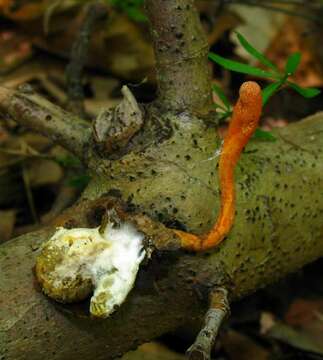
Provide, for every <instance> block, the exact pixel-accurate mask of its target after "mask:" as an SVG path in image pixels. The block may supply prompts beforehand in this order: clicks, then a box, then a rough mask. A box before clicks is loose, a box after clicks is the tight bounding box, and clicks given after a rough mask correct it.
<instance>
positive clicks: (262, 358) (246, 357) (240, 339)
mask: <svg viewBox="0 0 323 360" xmlns="http://www.w3.org/2000/svg"><path fill="white" fill-rule="evenodd" d="M221 343H222V345H223V347H224V350H225V352H226V353H227V354H228V355H229V359H230V360H238V359H239V360H250V359H257V360H268V359H269V355H270V354H269V352H268V351H267V350H266V349H265V348H263V347H262V346H260V345H258V344H257V343H255V342H254V341H253V340H252V339H251V338H250V337H248V336H246V335H244V334H241V333H239V332H237V331H235V330H229V331H228V332H226V333H224V334H223V336H222V337H221Z"/></svg>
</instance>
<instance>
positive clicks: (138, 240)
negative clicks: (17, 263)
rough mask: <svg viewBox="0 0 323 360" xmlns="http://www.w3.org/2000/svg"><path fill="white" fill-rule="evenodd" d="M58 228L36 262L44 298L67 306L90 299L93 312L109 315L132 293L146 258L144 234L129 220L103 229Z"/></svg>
mask: <svg viewBox="0 0 323 360" xmlns="http://www.w3.org/2000/svg"><path fill="white" fill-rule="evenodd" d="M102 227H103V226H101V228H94V229H89V228H74V229H70V230H68V229H64V228H58V229H57V231H56V232H55V233H54V235H53V236H52V237H51V238H50V239H49V241H48V242H46V243H45V244H44V246H43V248H42V251H41V254H40V256H38V258H37V261H36V276H37V279H38V281H39V283H40V284H41V286H42V289H43V291H44V293H45V294H47V295H48V296H49V297H51V298H53V299H55V300H56V301H59V302H63V303H70V302H76V301H80V300H83V299H85V298H87V297H88V296H89V295H90V294H91V293H92V292H93V295H92V297H91V303H90V313H91V314H92V315H93V316H95V317H101V318H105V317H108V316H109V315H110V314H111V313H112V312H113V311H114V310H115V309H116V307H118V306H120V305H121V304H122V303H123V302H124V301H125V299H126V297H127V295H128V293H129V292H130V290H131V289H132V287H133V285H134V282H135V279H136V276H137V272H138V269H139V265H140V263H141V261H142V260H143V259H144V257H145V250H144V246H143V240H144V235H143V234H142V233H140V232H138V231H137V229H136V228H135V227H134V225H132V224H131V223H128V222H122V223H120V224H114V223H112V222H108V223H107V224H106V225H105V226H104V227H103V228H102Z"/></svg>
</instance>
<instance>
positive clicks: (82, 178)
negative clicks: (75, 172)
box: [67, 174, 91, 190]
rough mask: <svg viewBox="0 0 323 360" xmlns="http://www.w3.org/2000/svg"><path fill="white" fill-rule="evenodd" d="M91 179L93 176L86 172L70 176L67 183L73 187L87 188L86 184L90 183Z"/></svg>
mask: <svg viewBox="0 0 323 360" xmlns="http://www.w3.org/2000/svg"><path fill="white" fill-rule="evenodd" d="M90 180H91V177H90V176H89V175H87V174H84V175H79V176H74V177H72V178H70V179H69V180H68V181H67V184H68V185H69V186H71V187H74V188H77V189H80V190H83V189H84V188H85V186H86V185H87V184H88V183H89V181H90Z"/></svg>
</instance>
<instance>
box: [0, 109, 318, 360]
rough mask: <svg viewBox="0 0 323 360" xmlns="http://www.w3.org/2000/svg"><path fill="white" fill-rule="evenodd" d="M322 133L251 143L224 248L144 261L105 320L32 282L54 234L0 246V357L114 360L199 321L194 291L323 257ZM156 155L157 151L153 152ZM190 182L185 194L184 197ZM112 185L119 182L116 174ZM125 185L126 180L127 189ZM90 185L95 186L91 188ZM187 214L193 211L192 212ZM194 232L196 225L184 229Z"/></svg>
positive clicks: (272, 275)
mask: <svg viewBox="0 0 323 360" xmlns="http://www.w3.org/2000/svg"><path fill="white" fill-rule="evenodd" d="M322 132H323V114H318V115H315V116H313V117H312V118H309V119H307V120H305V121H302V122H300V123H298V124H295V125H291V126H289V127H287V128H284V129H282V130H280V131H279V133H278V137H279V140H277V142H275V143H264V142H258V143H253V144H252V145H250V146H251V147H253V151H250V150H251V148H250V147H249V148H248V150H249V152H248V151H247V152H245V154H244V156H243V157H242V159H241V161H240V163H239V165H240V167H241V169H240V170H239V171H237V172H238V176H237V184H238V185H239V186H238V191H237V195H238V196H237V198H238V204H237V210H238V214H237V217H236V221H235V225H234V227H233V229H232V231H231V233H230V235H229V236H228V238H227V239H226V240H225V241H224V243H223V244H221V246H219V247H218V248H217V249H216V251H214V252H212V253H211V254H210V255H209V256H205V255H204V256H199V255H196V254H179V253H177V254H175V252H174V253H172V254H171V253H166V254H163V256H160V257H158V258H155V259H154V260H151V261H150V262H149V263H148V264H147V265H146V266H145V267H142V269H141V271H140V275H139V278H138V279H137V283H136V286H135V289H133V291H132V292H131V294H130V296H129V297H128V299H127V301H126V303H125V304H123V305H122V306H121V307H120V309H118V311H117V312H116V313H115V314H114V315H113V316H111V317H110V318H108V319H106V320H105V321H94V320H90V319H87V318H85V317H84V309H83V308H82V306H78V307H72V306H67V307H62V306H61V305H58V304H56V303H53V302H51V301H49V300H48V299H47V298H46V297H45V296H44V295H43V294H42V293H41V292H40V290H39V288H38V287H37V284H35V282H34V276H33V273H32V269H33V266H34V264H35V256H36V255H37V253H38V251H39V247H40V244H41V243H42V242H43V241H44V240H46V239H48V237H49V236H50V233H51V232H52V231H53V230H52V229H51V230H47V231H42V232H38V233H33V234H29V235H25V236H23V237H20V238H18V239H16V240H13V241H10V242H8V243H6V244H4V245H2V246H1V247H0V274H1V276H0V289H1V291H0V357H2V358H5V359H6V360H27V359H28V360H29V359H32V360H41V359H43V358H44V356H46V357H47V358H50V359H51V360H65V359H66V360H67V359H68V360H74V359H75V360H76V359H83V360H90V359H91V360H92V359H93V358H95V359H97V360H103V359H104V360H108V359H114V358H115V357H116V356H118V355H121V354H122V353H124V352H126V351H128V350H130V349H131V348H133V347H135V346H136V345H138V344H140V343H142V342H144V341H147V340H149V339H151V338H154V337H156V336H158V335H161V334H163V333H165V332H167V331H170V330H172V329H174V328H176V327H177V326H180V325H185V323H186V322H187V321H189V320H190V319H192V318H194V317H198V316H200V317H202V316H203V314H204V313H205V306H204V305H205V304H204V305H202V304H201V303H199V301H198V297H197V295H196V294H195V292H194V290H193V289H198V290H199V292H200V293H203V292H207V290H209V289H210V288H214V287H216V286H224V287H226V288H228V289H229V292H230V295H231V300H234V299H237V298H240V297H242V296H245V295H247V294H248V293H250V292H253V291H255V290H256V289H258V288H260V287H263V286H265V285H266V284H268V283H270V282H273V281H275V280H277V279H279V278H281V277H283V276H284V275H286V274H287V273H289V272H292V271H295V270H297V269H299V268H301V267H302V266H304V265H305V264H306V263H308V262H311V261H313V260H315V259H317V258H318V257H320V256H323V225H322V214H323V197H322V196H321V191H322V188H323V153H322V146H323V139H322V136H321V135H322ZM255 145H256V146H255ZM157 151H158V153H160V152H161V151H162V149H161V146H159V147H158V150H157ZM141 159H142V158H141ZM141 161H142V160H141ZM127 165H128V166H130V165H131V163H130V164H127ZM198 165H199V168H200V169H201V168H202V167H201V166H202V165H201V163H199V164H198ZM136 166H138V165H136ZM143 166H145V167H146V166H147V165H146V163H145V164H143ZM242 167H244V168H245V169H246V171H242ZM122 169H123V171H125V169H124V162H123V168H122ZM167 173H168V174H169V173H170V168H169V164H168V165H167ZM125 176H127V174H126V175H125ZM100 178H101V179H102V177H100ZM191 179H192V180H191V181H190V182H189V183H188V185H187V186H189V187H187V188H186V189H184V191H185V192H184V193H183V194H187V193H188V192H189V191H191V187H192V186H193V185H194V181H193V178H191ZM148 180H149V182H151V179H148ZM161 180H163V177H162V175H159V176H158V181H161ZM118 181H119V183H120V182H122V178H121V176H120V178H119V179H118ZM133 183H134V182H133V181H130V182H128V183H127V185H128V187H130V186H131V184H133ZM195 183H196V180H195ZM129 184H130V185H129ZM93 186H95V187H96V188H98V183H96V184H93ZM147 186H148V185H147ZM96 191H97V190H96ZM130 191H131V189H130ZM147 191H148V196H149V197H151V196H152V194H151V192H150V191H149V190H147ZM164 191H167V189H164ZM204 191H207V190H204ZM104 192H105V190H104V189H102V188H101V193H104ZM116 192H117V191H116V190H114V193H116ZM88 195H89V193H88ZM202 195H203V194H202V193H199V197H201V196H202ZM158 196H160V194H158ZM158 199H160V197H159V198H158ZM204 205H205V204H204V203H203V204H201V209H202V208H205V206H204ZM198 206H200V205H199V204H196V207H198ZM147 209H148V208H147ZM183 211H184V210H183ZM186 212H187V213H190V212H192V210H191V208H190V207H187V208H186ZM211 215H212V212H211ZM177 216H178V217H179V216H180V214H177ZM197 216H198V215H197ZM194 221H195V219H193V218H192V220H191V223H192V224H193V223H194ZM198 229H199V225H198V223H197V224H196V226H195V227H194V228H193V229H192V231H197V230H198ZM85 308H86V307H85ZM82 309H83V310H82ZM79 310H81V311H79ZM78 313H79V314H81V315H82V316H78V315H77V314H78Z"/></svg>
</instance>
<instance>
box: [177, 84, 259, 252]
mask: <svg viewBox="0 0 323 360" xmlns="http://www.w3.org/2000/svg"><path fill="white" fill-rule="evenodd" d="M261 110H262V96H261V88H260V86H259V85H258V84H257V83H256V82H253V81H248V82H245V83H243V84H242V86H241V87H240V91H239V99H238V101H237V103H236V105H235V106H234V108H233V113H232V118H231V121H230V125H229V129H228V132H227V134H226V136H225V138H224V143H223V147H222V151H221V156H220V160H219V182H220V189H221V208H220V213H219V215H218V218H217V221H216V223H215V225H214V226H213V228H212V229H211V230H210V232H209V233H207V234H203V235H201V236H197V235H194V234H190V233H186V232H184V231H180V230H175V232H176V234H177V235H178V236H179V237H180V239H181V243H182V247H183V248H185V249H187V250H191V251H204V250H209V249H211V248H213V247H215V246H216V245H218V244H219V243H220V242H221V241H222V240H223V238H224V237H225V236H226V235H227V234H228V232H229V231H230V229H231V227H232V225H233V221H234V214H235V188H234V169H235V166H236V164H237V162H238V160H239V157H240V154H241V152H242V150H243V148H244V147H245V145H246V144H247V143H248V141H249V139H250V137H251V136H252V134H253V133H254V131H255V130H256V128H257V126H258V122H259V118H260V115H261Z"/></svg>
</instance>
